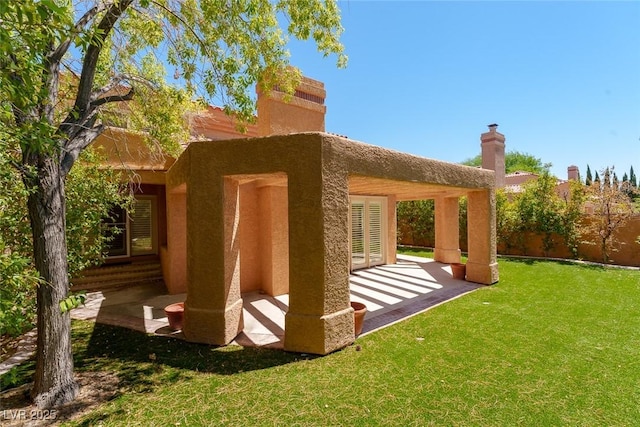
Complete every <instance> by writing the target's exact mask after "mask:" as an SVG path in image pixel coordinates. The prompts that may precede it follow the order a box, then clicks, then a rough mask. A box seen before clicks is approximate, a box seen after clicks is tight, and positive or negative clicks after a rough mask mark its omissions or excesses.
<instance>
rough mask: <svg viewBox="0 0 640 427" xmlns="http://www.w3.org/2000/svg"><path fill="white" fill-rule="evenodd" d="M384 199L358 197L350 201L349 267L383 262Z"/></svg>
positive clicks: (353, 268) (384, 231)
mask: <svg viewBox="0 0 640 427" xmlns="http://www.w3.org/2000/svg"><path fill="white" fill-rule="evenodd" d="M385 208H386V206H385V202H384V199H381V198H379V197H377V198H374V197H358V198H357V200H352V201H351V269H352V270H355V269H358V268H365V267H371V266H374V265H378V264H384V262H385V251H384V245H385V236H386V229H385V220H384V219H385V215H386V214H385V212H386V209H385Z"/></svg>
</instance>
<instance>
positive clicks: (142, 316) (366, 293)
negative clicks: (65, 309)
mask: <svg viewBox="0 0 640 427" xmlns="http://www.w3.org/2000/svg"><path fill="white" fill-rule="evenodd" d="M349 283H350V291H351V300H352V301H358V302H362V303H364V304H365V305H366V306H367V314H366V317H365V320H364V327H363V333H362V335H365V334H367V333H370V332H373V331H375V330H378V329H380V328H383V327H386V326H389V325H392V324H394V323H396V322H398V321H401V320H403V319H405V318H407V317H410V316H413V315H416V314H418V313H421V312H424V311H426V310H428V309H430V308H432V307H434V306H437V305H439V304H441V303H443V302H446V301H449V300H451V299H454V298H456V297H458V296H460V295H463V294H466V293H468V292H471V291H473V290H475V289H478V288H480V287H482V285H479V284H475V283H470V282H466V281H463V280H456V279H453V278H452V276H451V267H450V266H449V265H448V264H442V263H439V262H435V261H433V260H432V259H427V258H419V257H414V256H407V255H399V256H398V263H397V264H389V265H381V266H377V267H373V268H369V269H364V270H357V271H354V272H352V274H351V276H350V278H349ZM185 298H186V294H177V295H167V294H166V289H165V287H164V284H163V283H162V282H161V281H158V282H153V283H146V284H144V285H137V286H131V287H127V288H120V289H113V290H105V291H98V292H90V293H88V294H87V300H86V301H85V305H84V306H83V307H79V308H77V309H74V310H72V312H71V316H72V317H73V318H75V319H87V320H88V319H91V320H95V321H97V322H100V323H105V324H110V325H116V326H122V327H126V328H130V329H134V330H139V331H142V332H146V333H151V334H156V335H163V336H171V337H176V338H182V339H184V337H183V335H182V332H179V331H178V332H174V331H172V330H171V329H170V328H169V323H168V321H167V318H166V315H165V313H164V307H165V306H167V305H169V304H172V303H174V302H179V301H184V300H185ZM242 299H243V306H244V309H243V311H244V313H243V314H244V330H243V332H242V333H241V334H240V335H238V337H237V338H236V340H235V341H234V343H235V344H238V345H242V346H250V347H251V346H266V347H273V348H282V347H283V339H284V318H285V314H286V312H287V309H288V305H289V295H281V296H278V297H271V296H268V295H265V294H261V293H259V292H252V293H248V294H243V295H242Z"/></svg>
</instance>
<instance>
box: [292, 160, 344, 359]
mask: <svg viewBox="0 0 640 427" xmlns="http://www.w3.org/2000/svg"><path fill="white" fill-rule="evenodd" d="M308 166H309V167H307V168H304V170H302V168H301V169H299V172H298V173H297V174H296V175H289V248H290V250H289V283H290V285H289V286H290V288H289V311H288V312H287V315H286V317H285V338H284V348H285V350H287V351H294V352H301V353H313V354H327V353H330V352H332V351H335V350H338V349H340V348H343V347H345V346H347V345H349V344H351V343H353V341H354V339H355V337H354V319H353V309H352V308H351V306H350V304H349V243H348V242H349V237H348V233H349V223H348V216H349V194H348V182H347V175H346V172H341V171H337V170H335V169H332V168H330V167H327V165H324V166H325V167H322V170H320V168H321V166H322V165H320V162H319V161H318V162H316V164H309V165H308Z"/></svg>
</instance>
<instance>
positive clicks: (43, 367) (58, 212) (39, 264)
mask: <svg viewBox="0 0 640 427" xmlns="http://www.w3.org/2000/svg"><path fill="white" fill-rule="evenodd" d="M37 171H38V176H37V178H36V179H35V182H29V180H28V179H25V183H26V184H27V185H28V186H29V185H30V184H32V185H34V186H35V191H33V192H32V193H31V194H30V196H29V200H28V207H29V217H30V220H31V229H32V232H33V256H34V261H35V266H36V268H37V270H38V272H39V273H40V276H41V278H42V279H43V283H41V284H40V285H39V286H38V300H37V301H38V320H37V328H38V347H37V352H36V373H35V380H34V385H33V389H32V390H31V397H32V398H33V401H34V403H35V404H36V405H37V406H38V407H39V408H51V407H55V406H59V405H61V404H63V403H67V402H70V401H72V400H74V399H75V397H76V395H77V394H78V384H77V383H76V381H75V379H74V376H73V355H72V352H71V317H70V314H69V312H66V313H62V312H61V310H60V301H62V300H63V299H65V298H66V297H67V294H68V291H69V278H68V275H67V241H66V233H65V200H64V180H63V178H62V175H61V172H60V165H59V162H58V161H56V160H55V156H51V155H46V154H42V155H40V156H39V159H38V160H37Z"/></svg>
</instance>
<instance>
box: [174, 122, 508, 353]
mask: <svg viewBox="0 0 640 427" xmlns="http://www.w3.org/2000/svg"><path fill="white" fill-rule="evenodd" d="M166 182H167V243H168V245H167V249H166V252H165V253H164V254H163V259H162V263H163V270H164V278H165V282H166V284H167V288H168V289H169V291H170V292H171V293H181V292H185V291H186V293H187V298H186V303H185V320H184V327H183V333H184V335H185V337H186V338H187V339H188V340H190V341H194V342H202V343H209V344H217V345H225V344H228V343H230V342H232V341H233V340H234V339H235V338H236V336H237V335H238V334H239V333H240V332H242V330H243V328H244V321H243V299H242V293H244V292H253V291H258V292H263V293H266V294H268V295H271V296H278V295H283V294H289V301H288V303H289V304H288V310H287V312H286V315H285V331H284V348H285V350H288V351H295V352H304V353H314V354H327V353H330V352H332V351H335V350H337V349H340V348H342V347H344V346H346V345H349V344H351V343H352V342H353V341H354V339H355V337H354V329H353V309H352V308H351V306H350V291H349V274H350V271H351V270H352V269H354V268H356V267H357V266H356V265H355V264H356V261H354V260H355V257H354V252H355V249H354V248H355V246H354V236H356V234H355V233H354V229H355V228H356V226H357V228H358V229H359V230H360V229H361V230H362V233H363V235H362V241H361V242H360V243H361V244H360V248H361V249H363V250H364V252H363V254H362V256H359V258H358V261H357V263H358V266H360V265H362V266H363V267H370V266H372V265H375V263H384V264H394V263H395V262H396V214H395V212H396V211H395V205H396V202H397V201H402V200H420V199H434V200H435V212H436V213H435V214H436V247H435V254H434V258H435V260H436V261H439V262H442V263H455V262H459V261H460V250H459V243H458V242H459V229H458V198H459V197H461V196H466V197H467V200H468V219H467V223H468V232H467V234H468V262H467V280H468V281H471V282H476V283H480V284H487V285H488V284H492V283H495V282H496V281H497V280H498V270H497V262H496V238H495V190H494V172H493V171H487V170H483V169H477V168H471V167H466V166H461V165H455V164H451V163H446V162H440V161H436V160H432V159H426V158H421V157H417V156H412V155H408V154H403V153H399V152H395V151H392V150H388V149H384V148H381V147H376V146H371V145H367V144H363V143H359V142H355V141H351V140H348V139H346V138H342V137H339V136H335V135H329V134H325V133H302V134H292V135H286V136H271V137H265V138H251V139H243V140H230V141H215V142H213V141H205V142H195V143H192V144H191V145H190V146H189V147H188V148H187V149H186V151H185V152H184V153H183V155H182V156H181V157H180V158H179V159H178V160H177V162H176V163H175V164H174V165H173V166H172V167H171V169H170V170H169V171H168V174H167V180H166ZM353 198H357V199H359V200H360V199H363V200H365V204H363V205H362V206H365V207H366V206H368V205H367V204H366V203H368V202H367V201H366V200H368V199H369V198H371V200H374V201H375V203H377V205H376V206H378V205H379V206H384V207H385V209H383V210H382V209H381V210H378V211H374V210H372V211H371V212H370V213H369V211H367V210H366V209H365V210H364V211H363V213H362V215H360V216H358V217H357V218H356V217H355V216H354V212H355V211H354V210H353V209H352V205H353V204H352V199H353ZM375 203H374V204H375ZM353 206H355V205H353ZM374 217H375V218H376V221H369V220H370V219H371V218H374ZM354 218H356V219H354ZM364 220H366V226H363V225H362V222H363V221H364ZM361 226H362V227H361ZM374 228H375V229H380V230H384V231H383V233H382V235H381V234H380V233H378V234H375V235H374V234H372V236H373V237H369V230H370V229H371V230H373V229H374ZM381 236H382V237H381ZM363 259H364V261H362V260H363ZM361 262H363V264H360V263H361Z"/></svg>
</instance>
